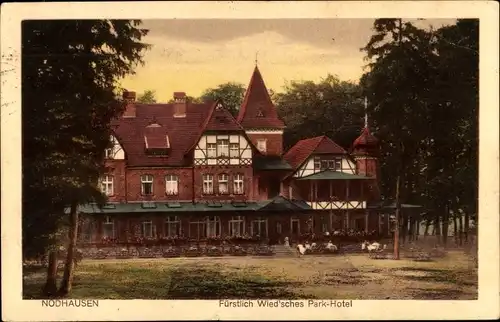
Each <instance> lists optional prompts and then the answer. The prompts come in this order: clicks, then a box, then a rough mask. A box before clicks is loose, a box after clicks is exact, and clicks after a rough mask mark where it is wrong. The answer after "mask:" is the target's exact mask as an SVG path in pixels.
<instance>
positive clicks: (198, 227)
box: [189, 216, 221, 239]
mask: <svg viewBox="0 0 500 322" xmlns="http://www.w3.org/2000/svg"><path fill="white" fill-rule="evenodd" d="M220 234H221V222H220V218H219V217H218V216H208V217H205V218H203V219H195V220H192V221H190V222H189V237H191V238H196V239H203V238H206V237H215V236H218V235H220Z"/></svg>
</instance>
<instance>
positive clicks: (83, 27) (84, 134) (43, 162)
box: [22, 20, 148, 295]
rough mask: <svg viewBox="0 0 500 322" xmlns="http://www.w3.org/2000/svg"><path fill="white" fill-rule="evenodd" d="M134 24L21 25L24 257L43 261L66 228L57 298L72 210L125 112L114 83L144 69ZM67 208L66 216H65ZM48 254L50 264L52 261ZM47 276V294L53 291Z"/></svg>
mask: <svg viewBox="0 0 500 322" xmlns="http://www.w3.org/2000/svg"><path fill="white" fill-rule="evenodd" d="M140 24H141V21H138V20H132V21H131V20H51V21H41V20H40V21H35V20H31V21H24V22H23V25H22V33H23V37H22V55H23V60H22V81H23V84H24V85H23V88H22V97H23V99H22V110H23V116H22V122H23V127H22V131H23V133H22V135H23V214H22V217H23V255H25V256H29V255H37V254H42V253H44V252H45V250H46V249H47V248H48V247H49V246H52V245H54V244H55V243H56V241H57V233H58V230H59V226H60V224H61V221H62V222H66V223H70V226H69V236H68V239H69V243H68V245H67V246H68V247H67V250H68V252H67V253H68V255H67V259H66V265H65V272H64V278H63V282H62V284H61V288H60V293H61V294H63V295H65V294H68V293H69V292H70V291H71V281H72V276H73V254H74V250H75V242H76V233H77V229H78V226H77V223H78V213H77V205H78V204H81V203H86V202H89V201H94V202H98V203H99V204H103V203H104V200H105V198H104V196H103V195H102V194H101V192H100V189H99V188H98V184H97V183H98V178H99V176H100V175H101V174H102V172H103V170H104V168H103V160H104V151H105V149H106V148H107V147H108V146H109V145H110V144H111V142H110V140H109V138H110V135H111V133H112V129H111V126H110V122H111V120H112V119H113V118H115V117H116V116H118V115H119V114H120V113H121V111H122V110H123V107H124V104H122V103H121V102H120V101H119V100H117V99H116V94H117V91H118V88H117V80H118V79H120V78H122V77H124V76H125V75H127V74H131V73H133V71H134V67H135V66H136V65H137V64H138V63H142V54H143V51H144V50H145V49H146V48H147V47H148V45H146V44H144V43H143V42H142V38H143V37H144V36H145V35H146V34H147V30H144V29H141V28H140ZM68 206H71V207H70V211H69V214H68V212H67V211H65V210H66V209H67V207H68ZM53 254H54V253H53V252H51V256H50V257H51V258H52V259H54V258H55V256H53ZM54 272H55V271H54V270H52V271H50V270H49V271H48V277H47V282H48V283H47V285H46V286H47V287H46V290H47V292H50V293H52V294H53V291H54V288H55V276H54Z"/></svg>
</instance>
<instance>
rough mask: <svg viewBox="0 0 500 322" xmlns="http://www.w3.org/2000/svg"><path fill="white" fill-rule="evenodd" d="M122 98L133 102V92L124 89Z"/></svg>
mask: <svg viewBox="0 0 500 322" xmlns="http://www.w3.org/2000/svg"><path fill="white" fill-rule="evenodd" d="M123 100H124V101H127V102H135V92H129V91H124V92H123Z"/></svg>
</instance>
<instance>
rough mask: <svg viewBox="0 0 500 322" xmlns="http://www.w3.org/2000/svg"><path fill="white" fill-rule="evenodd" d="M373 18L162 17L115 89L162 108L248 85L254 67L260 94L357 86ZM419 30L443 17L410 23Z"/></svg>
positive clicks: (146, 23)
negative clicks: (331, 81)
mask: <svg viewBox="0 0 500 322" xmlns="http://www.w3.org/2000/svg"><path fill="white" fill-rule="evenodd" d="M373 21H374V20H373V19H244V20H243V19H234V20H231V19H196V20H194V19H165V20H144V23H143V26H142V27H143V28H146V29H149V34H148V35H147V36H146V37H144V39H143V41H144V42H146V43H149V44H151V45H152V47H151V49H149V50H148V51H147V52H146V53H145V55H144V61H145V65H144V66H138V67H137V68H136V74H135V75H132V76H129V77H127V78H125V79H123V80H122V81H121V85H122V86H123V87H124V88H126V89H127V90H129V91H136V92H137V93H138V94H140V93H142V92H144V91H145V90H154V91H156V96H157V99H158V100H159V101H160V102H166V101H168V100H170V99H171V98H172V95H173V92H176V91H183V92H186V93H187V95H190V96H199V95H200V94H201V93H202V92H203V91H204V90H205V89H207V88H211V87H216V86H217V85H219V84H222V83H225V82H237V83H242V84H244V85H245V87H246V86H247V85H248V82H249V81H250V77H251V74H252V71H253V69H254V67H255V61H256V59H257V63H258V66H259V69H260V71H261V73H262V76H263V77H264V81H265V82H266V85H267V87H268V89H273V90H274V91H276V92H280V91H281V90H282V88H283V86H284V85H285V84H286V83H287V82H290V81H300V80H312V81H319V80H321V79H322V78H324V77H326V76H327V75H328V74H333V75H336V76H337V77H338V78H339V79H341V80H346V81H349V80H350V81H355V82H357V81H358V80H359V78H360V76H361V75H362V74H363V68H364V66H365V65H366V61H364V59H363V58H364V54H363V52H361V51H360V48H362V47H363V46H364V45H366V43H367V42H368V40H369V39H370V36H371V35H372V33H373V31H372V29H371V28H372V26H373ZM414 22H415V24H417V25H419V26H420V27H429V26H433V27H434V28H439V27H440V26H442V25H446V24H451V23H453V22H454V20H450V19H440V20H437V19H427V20H424V21H414Z"/></svg>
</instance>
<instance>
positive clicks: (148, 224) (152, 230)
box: [142, 220, 156, 238]
mask: <svg viewBox="0 0 500 322" xmlns="http://www.w3.org/2000/svg"><path fill="white" fill-rule="evenodd" d="M155 235H156V227H155V226H154V225H153V222H152V221H151V220H146V221H143V222H142V237H144V238H153V237H154V236H155Z"/></svg>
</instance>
